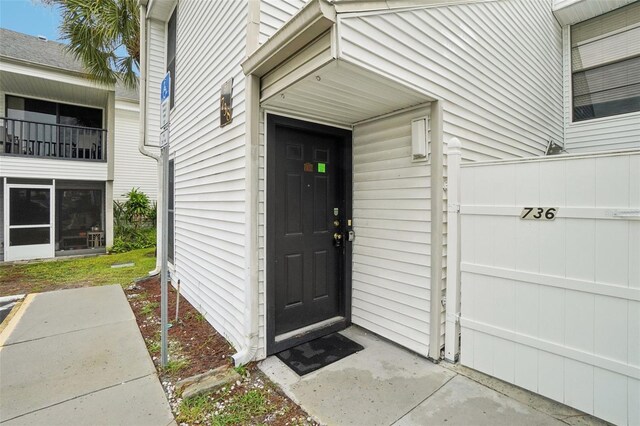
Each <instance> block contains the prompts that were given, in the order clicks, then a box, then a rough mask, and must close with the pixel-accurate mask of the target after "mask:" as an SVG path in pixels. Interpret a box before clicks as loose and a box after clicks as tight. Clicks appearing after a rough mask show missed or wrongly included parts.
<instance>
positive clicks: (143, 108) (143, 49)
mask: <svg viewBox="0 0 640 426" xmlns="http://www.w3.org/2000/svg"><path fill="white" fill-rule="evenodd" d="M138 87H139V88H140V137H139V138H138V150H139V151H140V153H141V154H142V155H146V156H147V157H150V158H153V159H154V160H156V163H157V166H158V197H157V201H156V203H157V205H161V201H162V199H161V197H163V196H164V195H163V194H162V191H161V190H160V188H161V186H160V183H161V182H162V162H161V161H160V156H159V155H156V154H154V153H152V152H151V151H148V150H147V149H146V148H145V144H144V143H145V138H146V136H147V2H146V1H145V0H142V1H140V82H139V84H138ZM160 210H161V209H160ZM160 210H158V213H157V216H156V222H157V223H156V241H161V239H162V223H163V222H164V217H163V213H162V212H161V211H160ZM156 247H158V246H157V245H156ZM156 254H157V255H156V267H155V269H154V270H153V271H150V272H149V275H156V274H159V273H160V267H161V262H160V260H161V259H162V253H161V248H159V247H158V249H157V253H156Z"/></svg>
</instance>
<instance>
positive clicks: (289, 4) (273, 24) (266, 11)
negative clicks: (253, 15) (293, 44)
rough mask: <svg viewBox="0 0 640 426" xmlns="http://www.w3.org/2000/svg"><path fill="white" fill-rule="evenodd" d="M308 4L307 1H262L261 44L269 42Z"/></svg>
mask: <svg viewBox="0 0 640 426" xmlns="http://www.w3.org/2000/svg"><path fill="white" fill-rule="evenodd" d="M306 3H307V2H306V1H305V0H262V1H261V2H260V36H259V40H258V41H259V43H260V44H262V43H264V42H265V41H267V39H268V38H269V37H271V36H272V35H273V34H274V33H275V32H276V31H278V30H279V29H280V27H282V25H283V24H284V23H285V22H287V21H288V20H289V19H290V18H291V17H292V16H293V15H295V14H296V13H297V12H298V11H299V10H300V9H302V7H303V6H304V5H305V4H306Z"/></svg>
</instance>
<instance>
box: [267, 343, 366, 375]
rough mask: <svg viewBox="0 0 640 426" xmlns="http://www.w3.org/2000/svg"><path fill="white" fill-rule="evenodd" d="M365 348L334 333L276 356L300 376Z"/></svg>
mask: <svg viewBox="0 0 640 426" xmlns="http://www.w3.org/2000/svg"><path fill="white" fill-rule="evenodd" d="M363 349H364V347H362V346H361V345H359V344H357V343H356V342H354V341H353V340H351V339H347V338H346V337H344V336H343V335H342V334H339V333H332V334H329V335H327V336H324V337H320V338H319V339H316V340H312V341H310V342H307V343H303V344H301V345H298V346H295V347H293V348H291V349H287V350H286V351H282V352H279V353H277V354H276V356H277V357H278V358H280V360H281V361H282V362H284V363H285V364H287V366H288V367H289V368H290V369H292V370H293V371H295V372H296V373H297V374H298V376H304V375H305V374H309V373H311V372H313V371H316V370H317V369H319V368H322V367H324V366H326V365H329V364H331V363H334V362H336V361H338V360H341V359H342V358H344V357H347V356H349V355H351V354H354V353H356V352H359V351H361V350H363Z"/></svg>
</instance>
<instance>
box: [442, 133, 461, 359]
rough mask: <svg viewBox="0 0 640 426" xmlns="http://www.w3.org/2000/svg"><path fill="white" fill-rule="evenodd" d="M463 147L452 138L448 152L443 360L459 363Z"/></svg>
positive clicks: (458, 141) (456, 139)
mask: <svg viewBox="0 0 640 426" xmlns="http://www.w3.org/2000/svg"><path fill="white" fill-rule="evenodd" d="M461 148H462V144H461V143H460V140H458V138H452V139H451V140H450V141H449V144H448V150H447V160H448V163H447V171H448V189H447V195H448V197H447V198H448V202H447V225H448V227H447V231H448V232H447V311H446V324H445V342H444V357H445V359H446V360H447V361H449V362H456V361H457V358H458V354H459V352H460V338H459V336H460V163H461V161H462V150H461Z"/></svg>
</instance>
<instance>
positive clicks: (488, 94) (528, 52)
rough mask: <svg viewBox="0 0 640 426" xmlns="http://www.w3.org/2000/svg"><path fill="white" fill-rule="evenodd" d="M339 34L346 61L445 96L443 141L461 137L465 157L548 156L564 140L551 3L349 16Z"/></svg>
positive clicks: (557, 34) (517, 1)
mask: <svg viewBox="0 0 640 426" xmlns="http://www.w3.org/2000/svg"><path fill="white" fill-rule="evenodd" d="M339 31H340V35H341V39H340V48H341V58H344V59H345V60H347V61H351V62H354V63H356V64H358V65H361V66H363V67H365V68H369V69H374V70H375V71H376V72H379V73H381V74H382V75H385V76H388V77H389V78H391V79H393V80H396V81H400V82H401V83H403V84H406V85H408V86H410V87H415V88H417V89H418V90H420V91H423V92H426V93H427V94H429V95H431V96H433V97H435V98H437V99H441V100H443V107H444V122H443V129H444V136H445V141H446V140H448V139H450V138H451V137H454V136H455V137H458V138H459V139H460V140H461V141H462V146H463V156H464V158H465V159H467V160H474V161H475V160H488V159H495V158H509V157H524V156H532V155H541V154H543V153H544V150H545V148H546V145H547V142H548V140H549V139H553V140H556V141H561V140H562V137H563V124H562V96H561V94H562V42H561V40H562V37H561V28H560V26H559V25H558V24H557V22H556V20H555V18H554V17H553V14H552V12H551V4H550V1H538V2H531V1H526V0H513V1H504V2H488V3H480V4H467V5H456V6H449V7H443V8H427V9H421V10H412V11H402V12H394V13H380V14H371V15H366V16H351V17H346V18H340V20H339ZM516 100H517V101H516Z"/></svg>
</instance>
